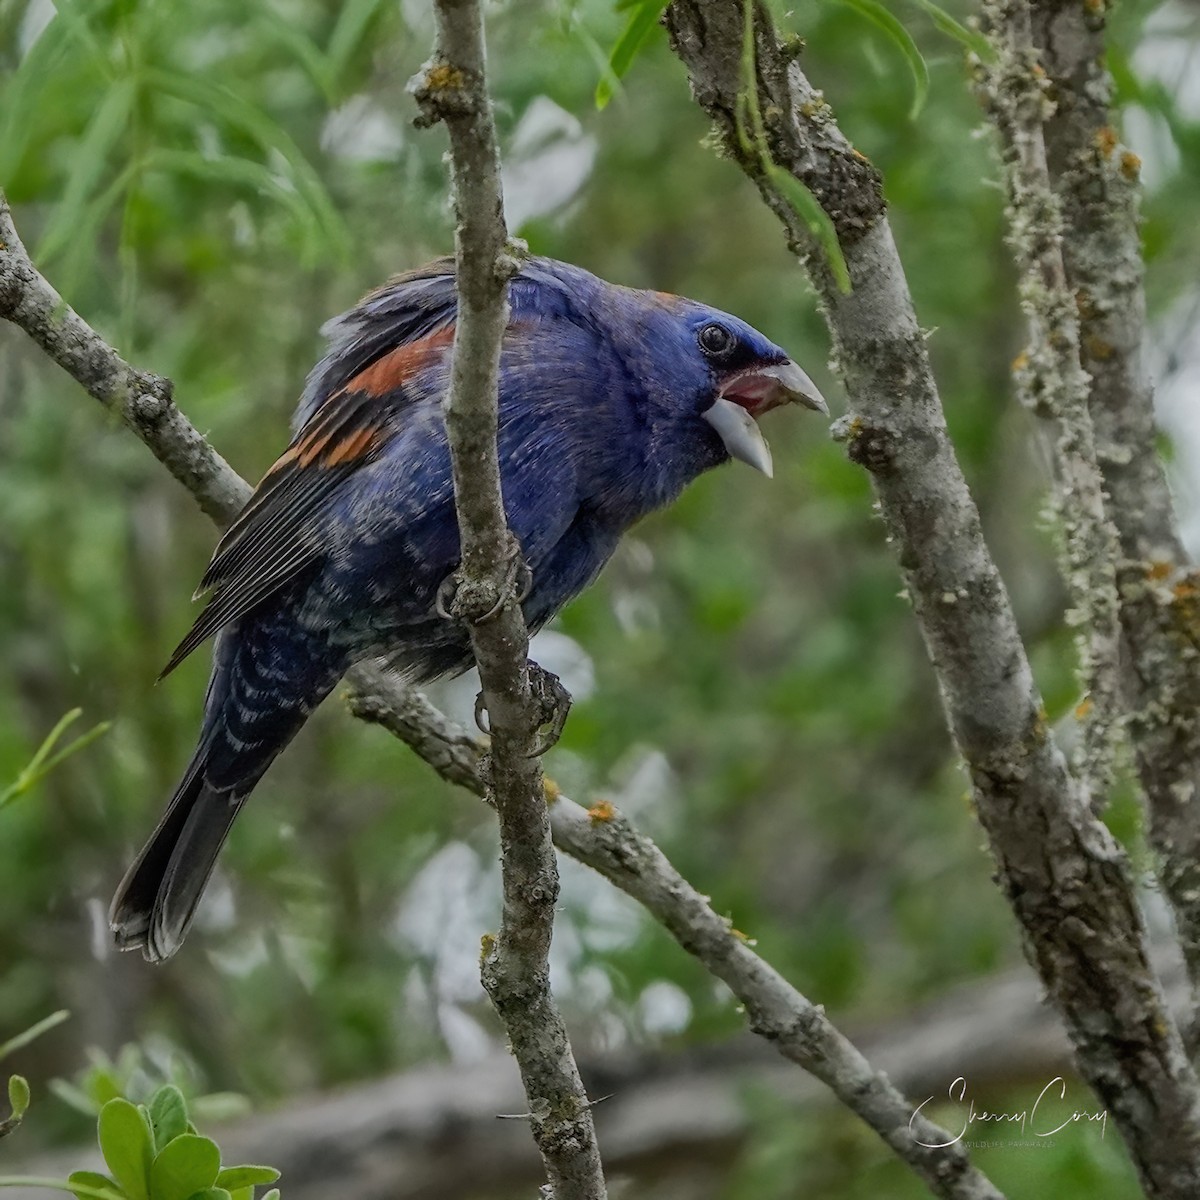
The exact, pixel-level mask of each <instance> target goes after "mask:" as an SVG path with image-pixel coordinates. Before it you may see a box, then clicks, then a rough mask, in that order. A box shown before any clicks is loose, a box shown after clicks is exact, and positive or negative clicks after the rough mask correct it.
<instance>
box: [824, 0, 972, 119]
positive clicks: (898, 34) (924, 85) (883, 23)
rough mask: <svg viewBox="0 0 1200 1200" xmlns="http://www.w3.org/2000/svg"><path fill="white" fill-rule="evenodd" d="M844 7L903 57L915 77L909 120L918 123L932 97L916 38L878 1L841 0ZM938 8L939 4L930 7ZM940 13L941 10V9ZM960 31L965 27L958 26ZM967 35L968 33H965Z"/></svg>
mask: <svg viewBox="0 0 1200 1200" xmlns="http://www.w3.org/2000/svg"><path fill="white" fill-rule="evenodd" d="M841 3H842V4H845V5H846V6H847V7H849V8H852V9H853V10H854V11H855V12H856V13H858V14H859V16H861V17H864V18H865V19H866V20H868V21H870V22H871V24H872V25H874V26H875V27H876V28H877V29H881V30H882V31H883V32H884V34H885V35H886V36H887V38H888V39H889V40H890V41H891V42H892V44H893V45H894V46H895V47H896V48H897V49H898V50H899V51H900V53H901V54H902V55H903V56H904V61H905V62H906V63H908V67H909V70H910V71H911V72H912V77H913V102H912V108H910V109H909V113H908V115H909V117H910V118H911V119H912V120H914V121H915V120H916V119H917V117H919V116H920V115H921V109H922V108H923V107H924V105H925V97H926V96H927V95H928V94H929V67H928V66H926V64H925V58H924V56H923V55H922V54H921V51H920V50H919V49H918V48H917V43H916V42H915V41H913V36H912V34H911V33H909V32H908V30H907V29H906V28H905V27H904V23H903V22H902V21H901V20H900V19H899V18H898V17H897V16H896V15H895V14H894V13H893V12H892V11H891V9H889V8H888V7H887V6H886V5H884V4H880V3H879V0H841ZM930 8H936V5H932V4H931V5H930ZM938 11H939V12H940V10H938ZM958 28H959V29H961V28H962V26H958ZM963 32H964V33H965V32H966V31H965V30H963Z"/></svg>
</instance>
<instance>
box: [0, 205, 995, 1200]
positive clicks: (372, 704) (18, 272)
mask: <svg viewBox="0 0 1200 1200" xmlns="http://www.w3.org/2000/svg"><path fill="white" fill-rule="evenodd" d="M0 221H3V222H6V223H7V228H9V229H11V218H10V214H9V212H8V208H7V205H6V203H5V200H4V196H3V193H2V192H0ZM13 280H16V283H13V282H12V281H13ZM10 291H12V292H13V293H14V294H15V293H16V292H20V293H30V295H28V296H25V297H24V301H23V303H22V304H21V305H19V306H16V307H14V308H12V309H11V311H13V312H15V313H18V314H21V313H25V312H29V311H35V310H36V309H37V308H38V307H39V306H42V305H44V303H45V301H46V298H47V297H49V296H55V293H54V292H53V289H51V287H50V285H49V284H48V283H47V281H46V280H45V279H44V278H43V277H42V276H41V275H40V274H38V272H37V271H36V269H35V268H34V267H33V264H32V263H31V262H30V261H29V258H28V256H27V255H26V254H25V252H24V248H23V247H22V246H21V244H20V242H19V241H18V240H17V239H16V238H15V236H14V237H11V238H9V239H7V243H6V249H5V250H3V251H0V295H8V294H9V293H10ZM55 303H59V302H58V301H57V297H56V296H55V299H54V300H53V301H51V305H52V306H53V304H55ZM66 314H67V318H68V319H69V322H70V327H71V328H75V327H76V325H77V326H78V327H79V328H80V329H81V330H82V331H83V332H84V334H85V335H86V336H87V337H88V338H89V339H94V342H93V343H92V344H94V345H95V346H96V348H97V350H98V353H99V357H100V358H101V359H102V360H103V361H102V363H101V365H102V367H103V369H104V370H105V371H108V372H110V373H111V372H113V371H115V370H117V369H118V365H119V364H121V359H120V357H119V356H118V355H117V352H116V351H115V350H113V349H112V348H111V347H109V346H107V345H105V343H104V342H103V340H102V339H101V338H100V337H99V335H98V334H96V333H95V332H94V331H93V330H92V329H91V328H90V327H89V326H87V325H86V323H85V322H83V320H82V319H81V318H80V317H78V316H77V315H76V314H75V313H74V312H72V311H71V310H69V309H67V310H66ZM10 319H13V318H10ZM14 323H15V324H18V325H21V327H22V328H24V326H23V325H22V323H21V321H20V320H15V319H14ZM41 344H42V346H43V349H44V350H45V351H46V353H47V355H49V357H51V358H52V359H54V361H56V362H58V363H59V364H60V365H62V366H63V367H64V368H65V369H66V370H68V371H69V372H71V373H72V374H75V372H76V371H77V370H79V366H78V363H77V362H76V360H75V359H74V358H73V356H72V353H71V345H72V341H71V340H70V339H66V340H60V338H59V336H58V335H57V334H55V333H54V332H53V331H51V333H50V334H49V335H48V336H46V338H45V339H44V341H43V342H41ZM76 378H77V379H78V381H79V382H80V383H81V384H83V385H84V386H85V387H87V386H88V384H87V379H88V378H90V376H88V375H83V374H80V375H76ZM175 417H176V420H177V422H178V423H179V424H180V425H181V426H182V428H183V433H182V435H181V436H180V438H179V442H178V443H177V444H176V445H174V447H173V449H174V450H176V451H178V452H180V453H182V452H183V450H184V448H187V449H188V452H189V453H190V454H191V455H192V456H193V458H192V459H191V460H190V462H191V470H190V473H189V474H188V475H187V477H186V478H185V479H184V480H183V482H184V484H185V486H188V487H189V490H191V488H190V485H189V484H188V482H187V480H188V479H192V480H197V479H202V478H211V479H212V480H214V481H215V486H217V487H218V488H219V489H220V490H222V491H223V492H224V493H226V494H231V495H232V494H235V493H237V492H238V491H241V492H244V493H245V494H249V487H248V486H247V485H246V484H245V483H244V482H243V481H242V480H241V479H240V477H239V476H238V475H237V474H236V472H234V471H233V469H232V468H231V467H229V466H228V464H226V463H225V462H224V460H223V459H221V458H220V457H219V456H218V455H217V453H216V451H215V450H213V448H212V447H211V446H210V445H209V443H208V442H207V441H206V440H205V439H204V438H203V436H202V435H201V434H199V433H198V432H197V431H196V430H195V429H194V428H193V427H192V426H191V425H190V424H189V423H188V422H187V419H186V418H185V417H184V416H183V415H182V414H181V413H178V412H176V414H175ZM132 428H133V431H134V432H135V433H136V434H137V435H138V436H139V437H141V438H142V440H143V441H147V442H148V444H149V441H148V436H149V435H148V434H147V433H146V432H145V431H144V430H143V429H142V428H141V427H139V426H138V425H133V426H132ZM152 448H153V447H152ZM197 499H200V496H199V495H197ZM210 515H212V514H211V512H210ZM234 515H236V513H222V516H221V518H220V519H218V521H217V523H218V524H225V523H227V522H228V520H230V519H232V516H234ZM347 683H348V685H349V686H348V690H347V697H346V698H347V702H348V704H349V707H350V709H351V711H352V712H353V713H354V715H355V716H357V717H360V718H361V719H363V720H366V721H369V722H373V723H375V724H378V725H381V726H383V727H384V728H386V729H387V730H388V731H389V732H391V733H392V734H394V735H395V736H396V737H398V738H399V739H400V740H402V741H404V742H405V743H407V744H408V745H409V746H410V747H411V748H412V749H413V750H415V751H416V753H417V754H418V755H420V757H421V758H423V759H424V760H425V761H426V762H427V763H429V765H430V766H432V767H433V769H434V770H435V771H437V773H438V774H439V775H441V776H442V777H443V778H444V779H446V780H448V781H449V782H451V783H455V784H458V785H459V786H461V787H464V788H466V789H468V790H469V791H472V792H474V793H475V794H476V795H479V796H485V795H487V794H488V786H487V782H486V780H485V772H484V759H485V756H486V753H487V746H486V743H485V742H484V741H483V740H482V739H480V738H477V737H474V736H472V735H471V734H469V733H468V732H467V731H466V730H464V729H463V728H462V727H461V726H459V725H457V724H456V723H454V722H453V721H450V720H449V719H448V718H446V717H445V716H444V715H443V714H442V713H440V712H439V711H438V710H437V709H436V708H435V707H434V706H433V705H432V704H430V703H429V701H428V700H426V699H425V697H423V696H421V695H419V694H418V693H416V692H413V691H412V690H411V689H409V688H407V687H405V686H404V685H403V684H401V683H399V682H398V681H397V680H396V679H395V678H394V677H393V676H391V675H389V674H388V673H387V672H386V671H385V670H384V669H383V667H382V665H381V664H378V663H370V662H367V663H360V664H359V665H358V666H356V667H354V668H353V669H352V670H351V671H350V672H349V673H348V675H347ZM546 790H547V793H548V794H549V795H553V796H557V790H556V789H555V788H554V787H553V785H551V784H548V785H546ZM541 807H542V810H543V811H545V809H546V806H545V804H542V806H541ZM550 811H551V825H552V832H553V836H554V840H555V842H556V844H557V845H558V846H559V847H560V848H561V849H562V850H564V851H565V852H566V853H568V854H570V855H572V857H574V858H576V859H578V860H579V861H580V862H583V863H585V864H586V865H588V866H591V867H593V868H595V869H596V870H598V871H599V872H600V873H601V874H603V875H605V876H606V877H607V878H608V879H610V880H612V882H613V883H615V884H616V885H617V886H618V887H620V888H621V889H622V890H623V891H625V892H627V894H629V895H630V896H632V897H633V898H634V899H636V900H638V901H639V902H641V903H642V904H643V905H644V906H645V907H646V908H647V909H648V910H649V911H650V912H651V914H652V915H653V916H654V917H655V918H656V919H657V920H659V921H660V922H661V923H662V924H663V925H665V926H666V928H667V929H669V930H670V931H671V932H672V934H673V935H674V936H675V937H676V939H677V940H678V941H679V942H680V944H681V945H682V946H683V948H684V949H685V950H687V951H688V952H689V953H691V954H693V955H695V956H696V958H697V959H699V961H701V962H702V963H703V964H704V965H705V966H706V967H707V968H708V969H709V970H710V971H712V972H713V974H715V975H717V976H718V977H719V978H721V979H723V980H724V981H725V982H726V984H728V986H729V987H730V989H731V990H732V991H733V992H734V994H735V995H736V996H738V998H739V999H740V1000H741V1001H742V1003H743V1004H744V1005H745V1006H746V1010H747V1013H748V1015H749V1016H750V1018H751V1022H752V1027H753V1028H754V1029H755V1030H756V1031H758V1032H760V1033H762V1035H763V1036H764V1037H766V1038H767V1039H768V1040H770V1041H772V1042H773V1043H774V1045H775V1046H776V1047H777V1048H778V1049H779V1050H780V1052H781V1053H783V1054H784V1055H785V1057H788V1058H790V1059H792V1060H793V1061H794V1062H797V1063H799V1064H801V1065H802V1066H804V1067H805V1069H806V1070H809V1071H810V1072H811V1073H812V1074H813V1075H814V1076H816V1077H817V1078H818V1079H821V1080H822V1081H824V1082H825V1083H827V1084H828V1085H829V1086H830V1087H831V1088H832V1089H833V1091H834V1092H835V1093H836V1094H837V1095H838V1097H839V1098H840V1099H841V1100H842V1102H843V1103H844V1104H845V1105H846V1106H847V1107H848V1108H849V1109H851V1110H852V1111H853V1112H855V1113H856V1114H857V1115H858V1116H859V1117H861V1118H862V1119H863V1120H864V1121H866V1122H867V1124H868V1125H870V1126H871V1127H872V1128H873V1129H875V1130H876V1131H877V1132H878V1133H879V1134H880V1136H881V1137H883V1139H884V1140H885V1141H886V1142H887V1143H888V1144H889V1145H891V1146H892V1147H893V1149H895V1150H896V1153H897V1154H899V1156H900V1157H901V1158H903V1159H904V1161H905V1162H906V1163H908V1164H909V1165H910V1166H911V1167H912V1168H913V1169H914V1170H915V1171H916V1172H917V1173H918V1174H919V1175H920V1176H921V1177H922V1178H923V1179H925V1180H926V1182H927V1183H929V1185H930V1186H931V1187H932V1188H933V1190H934V1192H935V1194H937V1195H938V1196H942V1197H945V1198H946V1200H999V1197H1000V1193H998V1192H997V1191H996V1189H995V1188H994V1187H993V1186H992V1185H991V1184H990V1183H989V1182H988V1180H987V1179H986V1178H985V1177H984V1176H983V1175H981V1174H980V1173H979V1172H978V1171H977V1170H975V1168H973V1167H972V1166H971V1164H970V1161H969V1159H968V1157H967V1154H966V1151H965V1149H964V1148H963V1147H962V1146H961V1145H959V1144H954V1145H946V1146H945V1148H944V1149H940V1150H933V1149H929V1148H928V1147H923V1146H920V1145H918V1144H917V1142H918V1141H920V1142H925V1143H928V1144H929V1145H931V1146H936V1145H938V1144H940V1143H949V1142H950V1141H951V1137H950V1135H949V1134H947V1133H946V1132H945V1131H944V1130H942V1129H940V1128H939V1127H938V1126H936V1125H934V1124H932V1123H931V1122H928V1121H926V1120H925V1119H924V1118H921V1117H918V1118H917V1119H915V1120H914V1122H913V1124H912V1125H911V1129H910V1132H911V1134H912V1135H915V1139H916V1140H913V1138H912V1137H909V1138H906V1137H905V1134H904V1132H902V1127H905V1128H907V1123H908V1121H909V1119H910V1114H911V1112H912V1108H911V1106H910V1105H909V1104H908V1103H907V1102H906V1101H905V1100H904V1098H903V1097H902V1096H901V1095H900V1094H899V1093H898V1092H897V1091H896V1090H895V1088H893V1087H892V1085H891V1084H890V1083H889V1082H888V1079H887V1076H886V1075H884V1074H882V1073H881V1072H878V1071H875V1070H874V1069H873V1068H871V1067H870V1066H869V1065H868V1064H867V1063H866V1061H865V1060H864V1059H863V1057H862V1055H861V1054H860V1053H859V1052H858V1051H857V1050H856V1049H855V1048H854V1046H853V1045H851V1044H850V1043H849V1042H848V1041H847V1040H846V1038H845V1037H844V1036H843V1035H842V1034H841V1033H840V1032H839V1031H838V1030H837V1028H836V1027H835V1026H834V1025H833V1023H832V1022H830V1021H829V1019H828V1017H826V1016H825V1013H824V1010H823V1009H822V1008H821V1007H820V1006H819V1005H814V1004H812V1003H811V1002H810V1001H809V1000H808V999H807V998H806V997H804V996H803V995H801V994H800V993H799V992H797V991H796V990H795V989H794V988H792V987H791V986H790V985H789V984H788V983H787V982H786V981H784V980H783V979H782V978H781V977H780V976H779V975H778V974H777V973H776V972H775V971H774V970H773V969H772V968H771V967H770V966H769V965H768V964H767V963H765V962H764V961H763V960H762V959H761V958H759V956H758V955H756V954H755V953H754V952H753V950H752V949H751V948H750V947H749V946H748V945H747V944H746V942H745V940H744V938H742V937H741V936H740V935H739V934H737V933H736V932H735V931H734V930H733V929H732V927H731V926H730V924H729V922H728V921H726V920H725V919H724V918H722V917H720V916H718V915H717V914H716V913H715V912H714V911H713V909H712V908H711V906H710V905H709V904H708V902H707V901H706V900H705V899H704V898H703V897H702V896H700V895H699V893H697V892H696V890H695V889H694V888H692V887H691V885H690V884H688V883H687V882H686V880H684V879H683V878H682V877H681V876H680V875H679V874H678V872H677V871H675V869H674V867H673V866H671V864H670V863H669V861H668V860H667V859H666V858H665V856H664V855H663V854H662V852H661V851H660V850H658V848H657V847H656V846H655V845H654V843H653V842H651V841H650V839H649V838H647V837H645V836H644V835H642V834H640V833H639V832H637V830H635V829H634V828H633V827H632V826H631V825H630V824H629V823H628V822H627V821H626V820H625V819H624V818H623V817H621V816H620V814H618V813H617V812H616V811H615V810H614V809H612V808H611V806H609V807H601V806H597V807H596V808H595V809H592V810H587V809H584V808H582V807H580V806H579V805H576V804H574V803H572V802H571V801H570V800H567V799H566V798H565V797H562V796H557V800H556V802H555V803H554V804H553V805H552V806H551V810H550Z"/></svg>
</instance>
